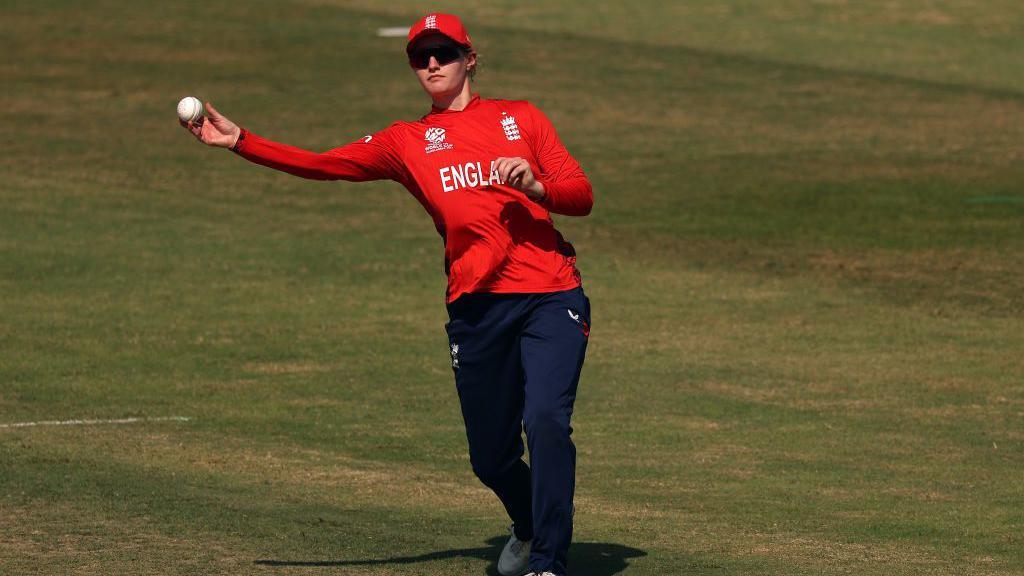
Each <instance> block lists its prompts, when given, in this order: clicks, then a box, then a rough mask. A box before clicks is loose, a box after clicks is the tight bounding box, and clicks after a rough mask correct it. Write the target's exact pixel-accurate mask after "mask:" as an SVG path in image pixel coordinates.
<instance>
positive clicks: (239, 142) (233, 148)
mask: <svg viewBox="0 0 1024 576" xmlns="http://www.w3.org/2000/svg"><path fill="white" fill-rule="evenodd" d="M244 139H246V130H245V128H239V139H237V140H234V143H233V145H231V148H229V149H228V150H230V151H231V152H238V151H239V147H240V146H242V140H244Z"/></svg>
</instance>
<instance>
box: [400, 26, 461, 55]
mask: <svg viewBox="0 0 1024 576" xmlns="http://www.w3.org/2000/svg"><path fill="white" fill-rule="evenodd" d="M431 34H437V35H438V36H444V37H445V38H447V39H449V40H451V41H452V43H453V44H455V45H456V46H462V47H463V48H465V49H466V50H472V49H473V47H472V46H471V45H469V44H463V43H462V42H459V41H458V40H456V39H455V38H452V37H451V36H449V35H447V34H445V33H444V32H442V31H440V30H438V29H437V28H424V29H423V30H420V31H419V32H417V33H416V35H415V36H413V37H412V38H411V39H410V40H409V42H407V43H406V45H405V53H406V54H409V53H410V52H411V51H412V45H413V44H415V43H416V41H417V40H419V39H420V38H423V37H425V36H430V35H431Z"/></svg>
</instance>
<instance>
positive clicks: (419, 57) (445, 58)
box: [409, 46, 462, 70]
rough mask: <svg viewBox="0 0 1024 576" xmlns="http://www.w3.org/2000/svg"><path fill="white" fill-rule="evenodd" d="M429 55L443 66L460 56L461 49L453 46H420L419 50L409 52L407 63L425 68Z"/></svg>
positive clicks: (427, 65) (414, 66)
mask: <svg viewBox="0 0 1024 576" xmlns="http://www.w3.org/2000/svg"><path fill="white" fill-rule="evenodd" d="M431 56H433V57H434V59H436V60H437V63H438V64H440V65H441V66H444V65H445V64H451V63H452V62H455V61H456V60H458V59H459V58H462V51H461V50H459V49H458V48H456V47H454V46H431V47H430V48H420V49H419V50H413V52H412V54H409V63H410V64H412V67H413V68H416V69H418V70H425V69H426V68H429V67H430V57H431Z"/></svg>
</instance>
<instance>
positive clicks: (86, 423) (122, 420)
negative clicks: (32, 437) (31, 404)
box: [0, 416, 191, 428]
mask: <svg viewBox="0 0 1024 576" xmlns="http://www.w3.org/2000/svg"><path fill="white" fill-rule="evenodd" d="M189 420H191V418H187V417H185V416H161V417H156V418H115V419H112V420H43V421H40V422H13V423H11V424H0V428H28V427H30V426H90V425H93V424H134V423H135V422H187V421H189Z"/></svg>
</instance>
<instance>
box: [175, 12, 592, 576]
mask: <svg viewBox="0 0 1024 576" xmlns="http://www.w3.org/2000/svg"><path fill="white" fill-rule="evenodd" d="M406 53H407V56H408V58H409V64H410V66H411V67H412V69H413V71H414V72H415V73H416V77H417V78H418V79H419V82H420V84H421V85H422V87H423V90H424V91H426V93H427V94H428V95H429V96H430V97H431V99H432V100H433V106H432V108H431V111H430V113H428V114H427V115H426V116H423V117H422V118H420V119H419V120H417V121H414V122H395V123H394V124H392V125H391V126H389V127H387V128H386V129H384V130H381V131H380V132H376V133H374V134H370V135H367V136H364V137H362V138H360V139H359V140H357V141H355V142H353V143H351V144H348V145H345V146H341V147H340V148H335V149H333V150H328V151H327V152H323V153H319V154H318V153H314V152H309V151H306V150H302V149H299V148H294V147H292V146H287V145H285V144H280V143H278V142H273V141H271V140H268V139H266V138H263V137H261V136H258V135H256V134H255V133H253V132H250V131H248V130H244V129H241V128H239V127H238V126H237V125H236V124H234V123H233V122H231V121H230V120H228V119H227V118H226V117H224V116H223V115H221V114H220V113H218V112H217V110H216V109H214V107H213V106H212V105H210V104H209V103H207V104H206V112H207V117H205V118H201V119H200V120H198V121H197V122H194V123H193V122H186V123H183V125H184V126H185V127H186V128H187V129H188V130H189V131H191V132H192V134H193V135H195V136H196V138H198V139H199V140H200V141H201V142H203V143H205V144H208V145H211V146H220V147H224V148H230V149H231V150H232V151H234V152H235V153H236V154H238V155H239V156H241V157H243V158H245V159H247V160H249V161H251V162H255V163H257V164H262V165H264V166H268V167H270V168H274V169H277V170H282V171H284V172H287V173H289V174H294V175H296V176H301V177H303V178H314V179H320V180H349V181H355V182H362V181H367V180H378V179H389V180H394V181H396V182H399V183H401V184H402V185H403V186H405V187H406V188H407V189H408V190H409V192H410V193H412V195H413V196H415V197H416V199H417V200H418V201H419V202H420V204H422V205H423V207H424V208H425V209H426V211H427V213H428V214H430V216H431V218H433V220H434V225H435V226H436V227H437V231H438V232H439V233H440V234H441V237H442V238H443V239H444V251H445V272H446V273H447V275H448V290H447V308H448V315H449V318H450V322H448V324H446V326H445V329H446V330H447V332H448V339H449V344H450V352H451V361H452V368H453V370H454V372H455V383H456V388H457V389H458V394H459V400H460V402H461V404H462V415H463V419H464V420H465V424H466V436H467V438H468V440H469V454H470V461H471V463H472V466H473V472H474V473H475V474H476V476H477V477H478V478H479V479H480V480H481V481H482V482H483V483H484V484H485V485H486V486H488V487H489V488H491V489H492V490H493V491H494V493H495V494H496V495H497V496H498V498H499V499H500V500H501V503H502V504H503V505H504V506H505V510H506V511H507V512H508V514H509V516H510V517H511V519H512V523H513V524H512V535H511V537H510V538H509V541H508V543H507V544H506V545H505V547H504V549H503V550H502V553H501V556H500V558H499V559H498V570H499V572H500V573H501V574H504V575H506V576H511V575H516V576H519V575H521V574H524V573H527V572H529V573H530V574H535V575H536V576H564V575H565V574H566V553H567V551H568V548H569V542H570V540H571V539H572V520H573V504H572V501H573V491H574V489H575V474H576V449H575V447H574V446H573V443H572V441H571V439H570V435H571V434H572V427H571V426H570V425H569V420H570V417H571V416H572V411H573V404H574V402H575V399H576V388H577V384H578V382H579V378H580V370H581V369H582V367H583V359H584V355H585V353H586V349H587V339H588V337H589V335H590V301H589V300H588V298H587V297H586V295H585V294H584V293H583V288H582V285H581V281H580V274H579V272H578V271H577V269H576V253H575V250H574V249H573V247H572V245H571V244H569V243H568V242H566V241H565V240H564V239H563V238H562V235H561V234H560V233H559V232H558V231H557V230H556V229H555V227H554V224H553V223H552V221H551V216H550V213H551V212H554V213H557V214H565V215H569V216H586V215H587V214H589V213H590V210H591V207H592V205H593V194H592V191H591V187H590V182H589V181H588V180H587V177H586V175H585V174H584V173H583V171H582V170H581V169H580V166H579V164H577V162H576V160H574V159H573V157H572V156H570V155H569V152H568V151H567V150H566V149H565V147H564V146H563V145H562V142H561V141H560V140H559V138H558V136H557V135H556V133H555V130H554V128H553V127H552V125H551V122H550V121H549V120H548V119H547V117H546V116H544V114H543V113H541V111H540V110H538V109H537V108H535V107H534V106H533V105H532V104H530V103H529V102H526V101H522V100H491V99H483V98H480V97H479V96H477V95H476V94H474V93H473V92H472V91H471V90H470V80H471V77H472V76H473V73H474V71H475V68H476V64H477V55H476V52H475V51H474V49H473V44H472V42H471V41H470V38H469V35H468V34H467V32H466V29H465V27H463V25H462V22H461V21H460V20H459V18H458V17H456V16H453V15H450V14H429V15H427V16H424V17H423V18H421V19H420V20H419V21H418V22H417V23H416V24H415V25H414V26H413V27H412V28H411V29H410V30H409V41H408V44H407V45H406ZM523 428H525V430H526V439H527V442H528V445H529V449H530V465H527V464H526V463H525V462H524V461H523V459H522V457H523V440H522V431H523Z"/></svg>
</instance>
